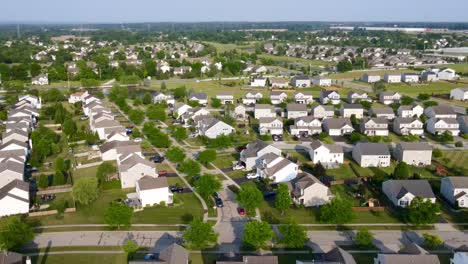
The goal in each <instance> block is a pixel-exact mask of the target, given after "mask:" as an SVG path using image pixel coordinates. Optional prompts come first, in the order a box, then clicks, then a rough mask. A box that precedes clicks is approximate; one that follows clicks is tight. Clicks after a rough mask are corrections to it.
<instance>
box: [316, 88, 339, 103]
mask: <svg viewBox="0 0 468 264" xmlns="http://www.w3.org/2000/svg"><path fill="white" fill-rule="evenodd" d="M320 103H322V104H328V103H331V104H334V105H335V104H339V103H340V94H339V93H338V92H336V91H320Z"/></svg>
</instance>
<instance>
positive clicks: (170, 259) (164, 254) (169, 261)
mask: <svg viewBox="0 0 468 264" xmlns="http://www.w3.org/2000/svg"><path fill="white" fill-rule="evenodd" d="M141 263H147V264H154V263H156V264H179V263H180V264H189V253H188V251H187V250H186V249H185V248H183V247H182V246H179V245H178V244H176V243H173V244H171V245H170V246H168V247H166V248H164V249H163V250H161V252H159V254H158V258H157V260H150V261H139V260H130V261H128V264H141Z"/></svg>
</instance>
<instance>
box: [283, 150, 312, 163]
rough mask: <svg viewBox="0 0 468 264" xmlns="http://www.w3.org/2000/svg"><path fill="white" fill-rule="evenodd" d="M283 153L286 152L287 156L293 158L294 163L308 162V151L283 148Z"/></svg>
mask: <svg viewBox="0 0 468 264" xmlns="http://www.w3.org/2000/svg"><path fill="white" fill-rule="evenodd" d="M283 153H285V154H286V156H287V157H291V158H292V159H293V160H296V163H297V162H299V163H303V162H309V161H310V158H309V153H308V152H307V151H304V150H285V151H283Z"/></svg>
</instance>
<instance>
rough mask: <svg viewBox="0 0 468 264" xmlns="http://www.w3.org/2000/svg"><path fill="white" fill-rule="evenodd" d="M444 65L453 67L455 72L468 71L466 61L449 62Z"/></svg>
mask: <svg viewBox="0 0 468 264" xmlns="http://www.w3.org/2000/svg"><path fill="white" fill-rule="evenodd" d="M444 67H448V68H451V69H454V70H455V71H456V72H461V73H468V63H461V64H450V65H444Z"/></svg>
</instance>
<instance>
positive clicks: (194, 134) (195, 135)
mask: <svg viewBox="0 0 468 264" xmlns="http://www.w3.org/2000/svg"><path fill="white" fill-rule="evenodd" d="M196 137H198V133H193V134H190V135H189V136H188V138H196Z"/></svg>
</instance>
